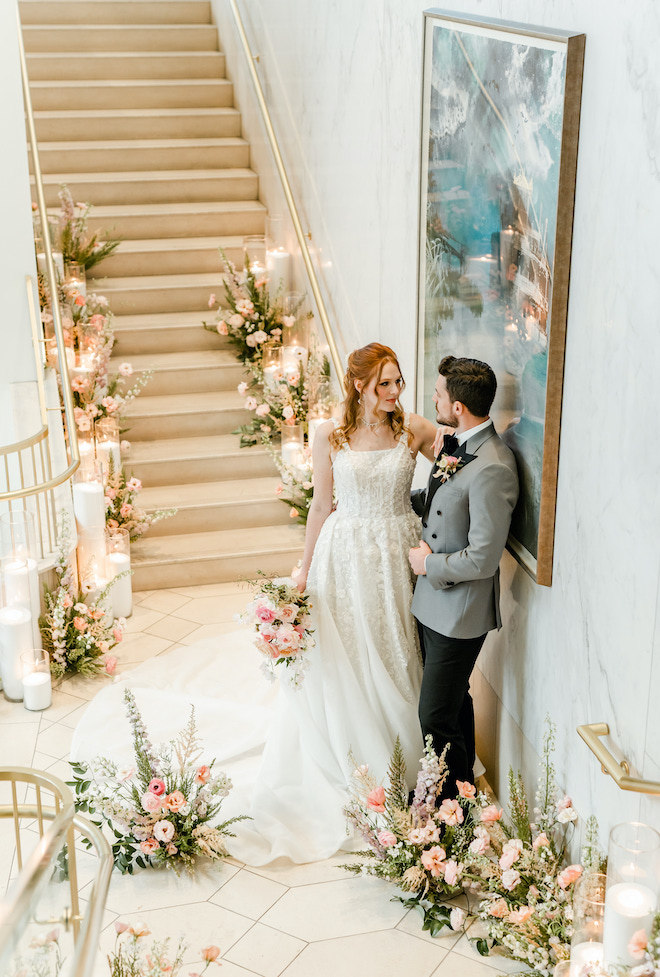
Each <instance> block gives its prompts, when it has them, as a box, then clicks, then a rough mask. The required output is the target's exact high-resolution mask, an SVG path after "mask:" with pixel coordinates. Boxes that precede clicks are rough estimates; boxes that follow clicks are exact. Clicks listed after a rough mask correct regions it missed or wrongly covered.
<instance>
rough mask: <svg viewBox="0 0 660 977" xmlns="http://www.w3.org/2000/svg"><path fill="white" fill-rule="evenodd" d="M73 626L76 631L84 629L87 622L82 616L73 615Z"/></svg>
mask: <svg viewBox="0 0 660 977" xmlns="http://www.w3.org/2000/svg"><path fill="white" fill-rule="evenodd" d="M73 626H74V628H75V629H76V631H84V630H85V628H86V627H87V622H86V621H85V618H84V617H74V619H73Z"/></svg>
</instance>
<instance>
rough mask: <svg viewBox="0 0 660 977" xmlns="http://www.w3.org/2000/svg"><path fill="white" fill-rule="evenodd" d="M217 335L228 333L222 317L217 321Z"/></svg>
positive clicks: (226, 334)
mask: <svg viewBox="0 0 660 977" xmlns="http://www.w3.org/2000/svg"><path fill="white" fill-rule="evenodd" d="M218 335H219V336H228V335H229V329H228V328H227V323H226V322H224V321H223V320H222V319H221V320H220V322H219V323H218Z"/></svg>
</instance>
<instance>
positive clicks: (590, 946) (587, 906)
mask: <svg viewBox="0 0 660 977" xmlns="http://www.w3.org/2000/svg"><path fill="white" fill-rule="evenodd" d="M606 885H607V878H606V876H605V875H604V874H602V873H601V872H586V873H585V874H584V875H583V876H582V878H580V879H578V881H577V882H576V884H575V888H574V890H573V938H572V939H571V961H570V974H569V977H581V975H582V973H583V971H584V968H585V967H586V966H587V965H588V964H591V965H592V966H593V965H598V966H602V964H603V932H604V926H603V921H604V916H605V890H606Z"/></svg>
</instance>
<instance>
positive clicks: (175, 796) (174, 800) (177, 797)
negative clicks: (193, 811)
mask: <svg viewBox="0 0 660 977" xmlns="http://www.w3.org/2000/svg"><path fill="white" fill-rule="evenodd" d="M163 806H164V807H166V808H167V810H168V811H172V812H173V813H174V814H176V813H177V811H180V810H181V808H182V807H185V806H186V799H185V797H184V796H183V794H182V793H181V791H180V790H174V791H172V793H171V794H168V795H167V797H166V798H165V803H164V805H163Z"/></svg>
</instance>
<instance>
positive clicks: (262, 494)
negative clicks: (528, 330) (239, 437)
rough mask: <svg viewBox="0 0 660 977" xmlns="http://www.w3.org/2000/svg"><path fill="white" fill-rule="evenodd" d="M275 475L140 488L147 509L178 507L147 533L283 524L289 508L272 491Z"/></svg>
mask: <svg viewBox="0 0 660 977" xmlns="http://www.w3.org/2000/svg"><path fill="white" fill-rule="evenodd" d="M278 484H279V479H278V478H276V477H275V478H272V477H270V478H244V479H237V480H229V479H228V480H226V481H222V482H199V483H197V484H189V485H159V486H149V487H147V488H144V489H143V490H142V492H141V493H140V505H141V506H142V508H143V509H146V511H147V512H155V511H156V509H174V508H176V509H178V512H177V514H176V515H175V516H171V517H170V518H169V519H163V520H162V521H160V522H157V523H156V524H155V525H154V527H153V528H152V529H150V530H149V536H150V537H154V536H178V535H180V534H181V533H208V532H217V531H218V530H222V529H227V527H229V526H231V528H232V529H252V528H254V527H256V526H285V525H287V524H288V523H289V522H291V518H290V516H289V508H288V507H287V506H286V505H284V503H283V502H281V501H280V499H279V498H278V496H277V495H276V493H275V488H276V486H277V485H278Z"/></svg>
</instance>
